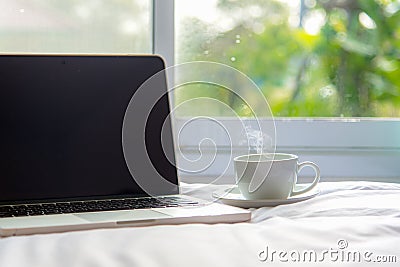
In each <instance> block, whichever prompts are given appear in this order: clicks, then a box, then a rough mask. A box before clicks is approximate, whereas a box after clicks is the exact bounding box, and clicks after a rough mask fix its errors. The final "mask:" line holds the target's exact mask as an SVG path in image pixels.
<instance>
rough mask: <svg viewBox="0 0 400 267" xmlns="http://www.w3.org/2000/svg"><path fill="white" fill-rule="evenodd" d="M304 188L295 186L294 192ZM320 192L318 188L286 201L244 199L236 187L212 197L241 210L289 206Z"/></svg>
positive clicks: (217, 192) (221, 191)
mask: <svg viewBox="0 0 400 267" xmlns="http://www.w3.org/2000/svg"><path fill="white" fill-rule="evenodd" d="M302 188H304V185H296V187H295V191H297V190H300V189H302ZM319 192H320V190H319V188H318V186H317V187H315V188H313V189H312V190H310V191H308V192H306V193H304V194H300V195H297V196H293V197H289V198H288V199H254V200H251V199H245V198H244V197H243V196H242V194H241V193H240V191H239V188H238V187H237V186H235V187H233V188H228V189H224V190H220V191H216V192H214V193H213V197H215V198H218V199H219V200H221V202H222V203H224V204H227V205H231V206H236V207H241V208H261V207H274V206H278V205H282V204H291V203H296V202H300V201H303V200H307V199H310V198H313V197H315V196H316V195H318V194H319Z"/></svg>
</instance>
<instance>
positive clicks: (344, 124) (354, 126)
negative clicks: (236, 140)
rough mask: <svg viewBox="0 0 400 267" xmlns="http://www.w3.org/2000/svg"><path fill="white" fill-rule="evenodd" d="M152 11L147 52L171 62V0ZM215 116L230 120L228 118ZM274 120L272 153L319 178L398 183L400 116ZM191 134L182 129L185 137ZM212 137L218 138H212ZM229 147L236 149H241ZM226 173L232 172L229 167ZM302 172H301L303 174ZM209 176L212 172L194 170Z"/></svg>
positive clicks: (190, 146) (157, 2) (187, 145)
mask: <svg viewBox="0 0 400 267" xmlns="http://www.w3.org/2000/svg"><path fill="white" fill-rule="evenodd" d="M153 12H154V13H153V36H154V39H153V52H154V53H155V54H160V55H162V56H163V57H164V59H165V60H166V62H167V65H168V66H172V65H174V49H175V46H174V42H175V38H174V0H153ZM220 119H221V120H224V123H227V124H229V123H230V119H229V118H220ZM183 122H184V119H180V118H176V121H175V123H174V124H175V128H179V125H182V123H183ZM275 124H276V151H277V152H288V153H295V154H298V155H299V156H300V160H312V161H315V162H316V163H317V164H318V165H319V166H320V168H321V173H322V178H323V179H325V180H343V179H346V180H349V179H350V180H376V181H387V182H400V119H397V118H275ZM210 127H211V128H212V126H211V125H210ZM210 133H212V131H210ZM196 134H197V133H196V132H192V133H188V137H189V136H193V135H196ZM215 138H216V140H218V136H215ZM184 140H185V141H184V142H183V143H182V142H180V143H179V145H180V148H181V150H182V151H184V152H186V153H191V152H196V153H197V149H198V144H194V143H191V142H190V140H192V138H184ZM233 149H236V150H239V151H240V150H241V149H243V147H240V146H236V147H233ZM211 150H212V149H211V148H210V153H211ZM206 151H207V149H206ZM203 152H204V151H203ZM178 157H179V155H178ZM178 162H179V159H178ZM227 174H228V175H233V171H232V168H230V171H229V172H228V173H227ZM305 174H306V176H307V172H305ZM215 175H217V174H216V173H212V171H211V172H204V173H203V174H202V175H199V174H198V176H204V177H207V176H215ZM182 176H183V177H184V176H185V174H184V173H182ZM204 179H206V178H204ZM183 180H184V179H183ZM204 181H205V180H204Z"/></svg>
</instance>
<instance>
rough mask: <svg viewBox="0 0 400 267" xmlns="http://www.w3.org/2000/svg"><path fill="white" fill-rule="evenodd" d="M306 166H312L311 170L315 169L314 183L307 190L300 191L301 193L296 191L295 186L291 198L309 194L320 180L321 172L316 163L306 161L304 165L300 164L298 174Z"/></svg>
mask: <svg viewBox="0 0 400 267" xmlns="http://www.w3.org/2000/svg"><path fill="white" fill-rule="evenodd" d="M306 166H310V167H311V168H313V169H314V171H315V177H314V181H313V182H312V184H310V185H309V186H307V187H306V188H304V189H302V190H299V191H294V186H293V189H292V193H291V194H290V196H296V195H300V194H303V193H305V192H308V191H310V190H311V189H313V188H314V187H315V186H316V185H317V184H318V182H319V178H320V170H319V167H318V166H317V164H315V163H314V162H311V161H304V162H302V163H299V164H298V165H297V173H299V172H300V171H301V169H303V168H304V167H306Z"/></svg>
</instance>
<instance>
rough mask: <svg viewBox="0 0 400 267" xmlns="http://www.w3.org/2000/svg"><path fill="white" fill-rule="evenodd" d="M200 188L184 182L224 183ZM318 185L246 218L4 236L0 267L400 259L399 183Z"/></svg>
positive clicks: (328, 263) (205, 194) (370, 262)
mask: <svg viewBox="0 0 400 267" xmlns="http://www.w3.org/2000/svg"><path fill="white" fill-rule="evenodd" d="M200 187H201V186H200V185H188V184H185V185H183V187H182V189H183V190H182V191H183V193H188V192H190V193H189V194H191V195H195V196H198V197H203V198H207V199H210V198H211V193H212V192H211V191H213V190H217V189H221V188H223V187H224V186H221V185H220V186H217V185H215V186H212V187H211V189H212V190H210V187H207V191H206V190H204V189H199V190H195V191H193V189H195V188H200ZM320 189H321V193H320V194H319V195H318V196H317V197H315V198H313V199H309V200H307V201H304V202H299V203H294V204H289V205H282V206H278V207H274V208H259V209H254V210H252V221H251V222H249V223H239V224H217V225H204V224H189V225H178V226H168V225H167V226H154V227H142V228H123V229H111V230H110V229H108V230H101V229H100V230H91V231H81V232H70V233H61V234H46V235H34V236H22V237H10V238H3V239H0V266H1V267H8V266H10V267H19V266H24V267H25V266H40V267H47V266H68V267H73V266H107V267H118V266H146V267H152V266H174V267H175V266H288V265H291V263H294V261H295V260H296V261H297V260H298V259H299V262H296V264H295V265H294V266H310V265H311V266H331V265H332V266H338V265H339V266H341V265H342V264H343V266H353V265H356V266H398V265H399V264H400V184H389V183H372V182H336V183H335V182H331V183H320ZM335 251H337V253H336V252H335ZM267 255H268V258H267ZM272 257H273V258H272ZM299 257H300V258H299ZM359 257H360V258H359ZM315 259H316V260H317V263H314V260H315ZM358 260H360V262H358ZM374 260H376V261H396V262H395V263H393V262H389V263H388V262H386V263H384V264H382V263H379V262H374ZM354 261H355V262H354ZM310 262H313V264H310Z"/></svg>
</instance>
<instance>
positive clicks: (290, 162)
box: [234, 153, 320, 200]
mask: <svg viewBox="0 0 400 267" xmlns="http://www.w3.org/2000/svg"><path fill="white" fill-rule="evenodd" d="M306 166H308V167H311V168H313V169H314V171H315V177H314V181H313V182H312V183H311V184H310V185H308V186H306V187H305V188H303V189H301V190H298V191H295V187H296V184H297V175H298V173H299V172H300V170H301V169H303V168H304V167H306ZM234 168H235V174H236V179H237V184H238V187H239V190H240V192H241V193H242V195H243V196H244V197H245V198H246V199H252V200H254V199H287V198H289V197H290V196H295V195H299V194H303V193H305V192H308V191H310V190H311V189H313V188H314V187H315V186H316V185H317V184H318V182H319V179H320V170H319V168H318V166H317V165H316V164H315V163H313V162H310V161H306V162H302V163H299V162H298V157H297V156H296V155H292V154H284V153H270V154H249V155H243V156H239V157H236V158H234Z"/></svg>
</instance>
